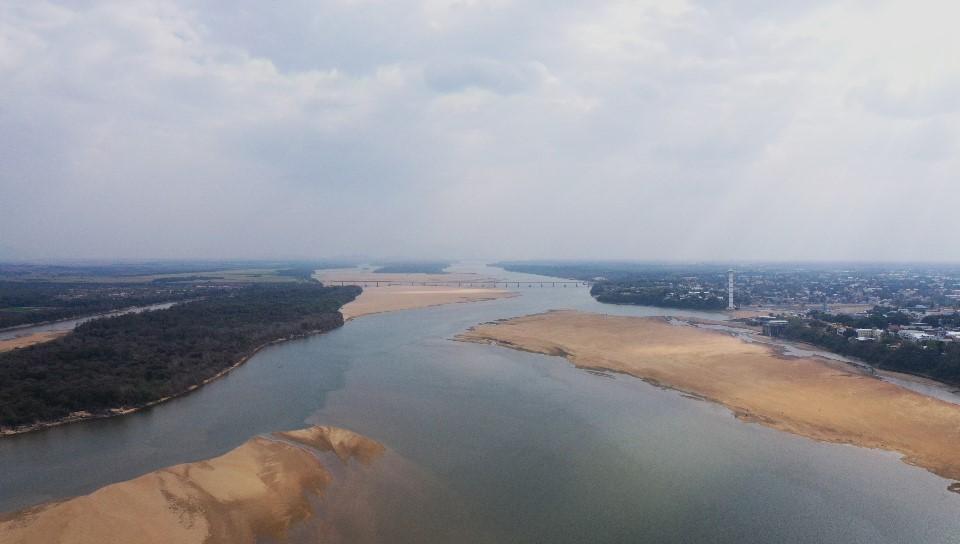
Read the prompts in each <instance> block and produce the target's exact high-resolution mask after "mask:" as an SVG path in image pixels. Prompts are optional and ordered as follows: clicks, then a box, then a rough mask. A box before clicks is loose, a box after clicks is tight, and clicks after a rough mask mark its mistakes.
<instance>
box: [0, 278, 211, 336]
mask: <svg viewBox="0 0 960 544" xmlns="http://www.w3.org/2000/svg"><path fill="white" fill-rule="evenodd" d="M196 296H197V290H196V287H195V286H193V285H179V286H173V285H163V284H154V285H151V284H110V283H107V284H104V283H77V282H75V283H64V282H44V281H2V280H0V329H3V328H6V327H14V326H17V325H25V324H29V323H41V322H44V321H55V320H59V319H69V318H73V317H79V316H84V315H91V314H99V313H105V312H110V311H113V310H119V309H121V308H129V307H131V306H147V305H150V304H158V303H161V302H173V301H178V300H186V299H189V298H195V297H196Z"/></svg>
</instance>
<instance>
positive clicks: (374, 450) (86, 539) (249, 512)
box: [0, 427, 384, 544]
mask: <svg viewBox="0 0 960 544" xmlns="http://www.w3.org/2000/svg"><path fill="white" fill-rule="evenodd" d="M383 453H384V448H383V446H382V445H380V444H379V443H377V442H374V441H372V440H370V439H368V438H365V437H362V436H360V435H357V434H355V433H352V432H350V431H346V430H343V429H338V428H334V427H311V428H308V429H303V430H299V431H292V432H285V433H274V434H272V435H267V436H263V437H257V438H254V439H252V440H250V441H248V442H246V443H245V444H243V445H242V446H240V447H238V448H237V449H235V450H232V451H230V452H228V453H227V454H225V455H222V456H220V457H216V458H214V459H210V460H207V461H199V462H196V463H187V464H183V465H177V466H174V467H170V468H166V469H162V470H158V471H155V472H151V473H149V474H146V475H144V476H141V477H139V478H136V479H134V480H130V481H127V482H122V483H118V484H114V485H109V486H106V487H104V488H102V489H99V490H97V491H95V492H94V493H91V494H90V495H86V496H83V497H77V498H74V499H69V500H66V501H62V502H55V503H50V504H45V505H41V506H37V507H33V508H29V509H26V510H22V511H20V512H15V513H12V514H7V515H3V516H0V542H2V543H4V544H21V543H22V544H27V543H36V542H45V543H51V544H53V543H75V544H85V543H91V544H94V543H95V544H101V543H102V544H110V543H118V544H119V543H123V544H128V543H131V542H137V543H142V544H149V543H154V542H156V543H169V542H177V543H186V544H189V543H197V544H200V543H206V544H216V543H231V544H233V543H237V544H240V543H253V542H256V541H257V540H258V539H263V538H268V539H278V540H282V539H283V538H284V537H285V535H287V534H288V531H289V530H290V529H291V528H292V527H293V526H294V525H295V524H297V523H298V522H301V521H304V520H306V519H308V518H311V517H314V516H316V515H317V512H316V511H315V506H316V501H317V500H318V497H320V496H321V495H322V494H323V493H324V490H325V489H326V488H327V487H328V486H329V485H331V484H332V483H335V480H337V478H340V477H342V476H341V475H342V473H343V472H344V470H343V469H342V468H341V467H344V466H351V465H356V464H357V463H359V464H360V465H369V464H371V463H374V462H376V460H377V459H378V458H379V457H380V456H381V455H382V454H383ZM271 541H272V540H271Z"/></svg>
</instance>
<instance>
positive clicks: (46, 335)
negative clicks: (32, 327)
mask: <svg viewBox="0 0 960 544" xmlns="http://www.w3.org/2000/svg"><path fill="white" fill-rule="evenodd" d="M69 333H70V331H44V332H35V333H33V334H25V335H23V336H18V337H16V338H11V339H9V340H0V353H3V352H4V351H10V350H14V349H17V348H25V347H27V346H32V345H34V344H41V343H43V342H49V341H50V340H56V339H57V338H60V337H61V336H64V335H66V334H69Z"/></svg>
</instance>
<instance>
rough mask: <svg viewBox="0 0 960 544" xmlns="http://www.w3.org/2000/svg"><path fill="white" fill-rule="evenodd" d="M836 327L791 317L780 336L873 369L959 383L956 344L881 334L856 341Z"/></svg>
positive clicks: (848, 331) (959, 354)
mask: <svg viewBox="0 0 960 544" xmlns="http://www.w3.org/2000/svg"><path fill="white" fill-rule="evenodd" d="M847 317H850V316H847ZM837 330H838V329H837V328H836V327H835V326H832V325H831V324H830V323H827V322H826V321H821V320H819V319H811V320H803V319H791V320H789V324H788V325H787V327H786V330H784V333H783V336H784V337H785V338H789V339H791V340H798V341H801V342H807V343H810V344H813V345H815V346H819V347H822V348H824V349H827V350H829V351H832V352H834V353H839V354H841V355H848V356H852V357H856V358H858V359H860V360H862V361H864V362H865V363H867V364H869V365H871V366H873V367H876V368H880V369H884V370H893V371H897V372H905V373H908V374H916V375H918V376H926V377H928V378H932V379H934V380H938V381H942V382H946V383H951V384H960V344H957V343H954V342H937V341H929V342H920V343H914V342H901V341H899V340H898V339H897V338H896V337H895V336H894V335H892V334H884V335H883V336H882V337H881V338H880V339H879V340H877V341H859V340H857V339H856V337H855V336H856V333H855V332H854V331H853V329H840V330H841V332H843V334H837Z"/></svg>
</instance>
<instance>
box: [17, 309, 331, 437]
mask: <svg viewBox="0 0 960 544" xmlns="http://www.w3.org/2000/svg"><path fill="white" fill-rule="evenodd" d="M341 315H342V314H341ZM345 323H346V320H344V321H343V323H342V324H341V325H340V326H339V327H334V328H333V329H328V330H314V331H307V332H304V333H301V334H297V335H294V336H289V337H286V338H278V339H276V340H271V341H270V342H267V343H265V344H261V345H259V346H257V347H256V348H254V349H253V350H252V351H251V352H250V353H248V354H247V355H244V356H243V357H241V358H240V359H239V360H238V361H237V362H235V363H233V364H232V365H230V366H228V367H226V368H224V369H223V370H220V371H219V372H217V373H216V374H214V375H213V376H210V377H209V378H206V379H204V380H203V381H202V382H200V383H197V384H194V385H191V386H190V387H188V388H187V389H185V390H183V391H181V392H180V393H177V394H175V395H169V396H166V397H163V398H159V399H156V400H152V401H150V402H148V403H145V404H143V405H139V406H130V407H124V408H113V409H111V410H110V411H109V412H107V413H96V414H94V413H90V412H86V413H83V412H75V413H73V414H70V415H68V416H66V417H63V418H60V419H57V420H54V421H45V422H39V423H32V424H30V425H23V426H19V427H12V428H11V427H0V440H3V439H4V438H6V437H9V436H16V435H21V434H26V433H32V432H37V431H43V430H46V429H51V428H53V427H60V426H61V425H68V424H70V423H81V422H84V421H94V420H98V419H108V418H113V417H120V416H125V415H129V414H133V413H136V412H140V411H143V410H146V409H147V408H153V407H154V406H157V405H160V404H163V403H165V402H168V401H171V400H173V399H177V398H180V397H183V396H186V395H189V394H190V393H193V392H194V391H196V390H198V389H200V388H201V387H203V386H205V385H207V384H210V383H212V382H214V381H216V380H219V379H220V378H223V377H224V376H226V375H227V374H229V373H230V372H231V371H233V370H236V369H237V368H239V367H240V366H242V365H243V364H244V363H246V362H247V361H249V360H250V359H251V358H252V357H253V356H254V355H256V354H257V353H259V352H260V351H262V350H264V349H266V348H268V347H270V346H273V345H277V344H282V343H284V342H290V341H292V340H302V339H304V338H308V337H310V336H316V335H319V334H323V333H327V332H330V331H333V330H336V329H339V328H340V327H342V326H343V324H345Z"/></svg>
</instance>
